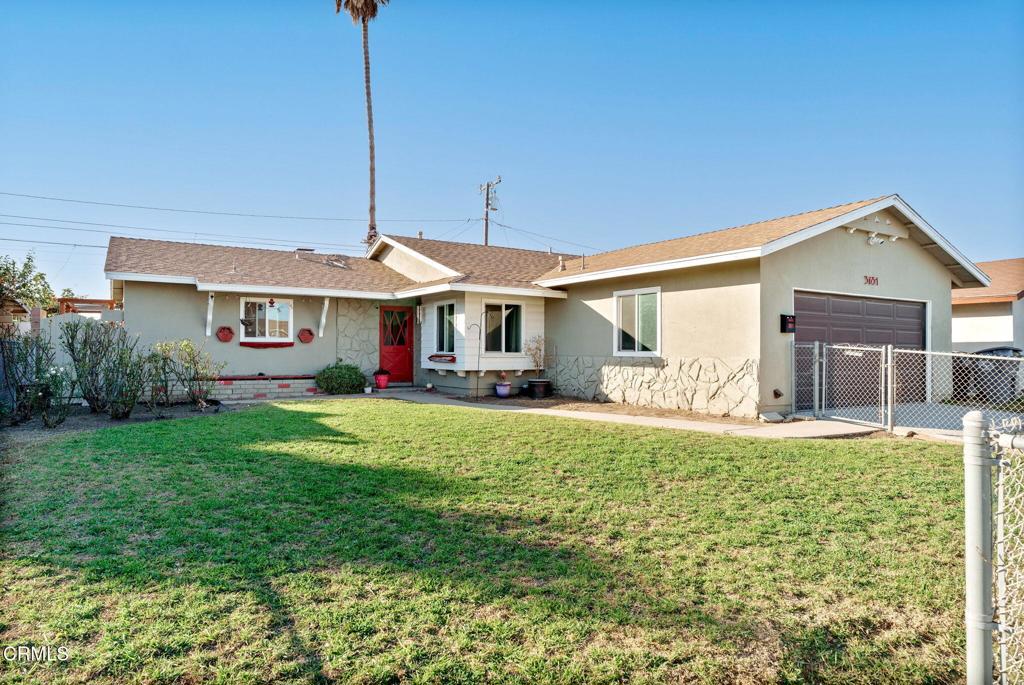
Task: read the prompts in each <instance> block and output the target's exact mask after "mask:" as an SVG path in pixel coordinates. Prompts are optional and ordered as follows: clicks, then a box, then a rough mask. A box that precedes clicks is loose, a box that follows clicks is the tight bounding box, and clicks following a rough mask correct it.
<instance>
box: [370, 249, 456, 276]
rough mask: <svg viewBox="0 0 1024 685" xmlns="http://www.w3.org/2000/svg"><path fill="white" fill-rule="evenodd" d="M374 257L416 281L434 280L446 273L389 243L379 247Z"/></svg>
mask: <svg viewBox="0 0 1024 685" xmlns="http://www.w3.org/2000/svg"><path fill="white" fill-rule="evenodd" d="M376 259H377V261H379V262H382V263H383V264H384V265H386V266H388V267H390V268H391V269H394V270H395V271H397V272H398V273H400V274H402V275H403V276H405V277H406V278H411V279H412V280H414V281H416V282H417V283H426V282H427V281H434V280H437V279H439V278H445V277H446V276H447V274H445V273H444V272H442V271H440V270H439V269H435V268H434V267H432V266H430V265H429V264H427V263H426V262H424V261H423V260H422V259H417V258H416V257H413V256H412V255H410V254H408V253H406V252H402V251H401V250H397V249H395V248H393V247H391V246H390V245H387V246H385V247H384V248H383V249H381V251H380V252H379V253H378V254H377V257H376Z"/></svg>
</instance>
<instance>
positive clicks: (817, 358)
mask: <svg viewBox="0 0 1024 685" xmlns="http://www.w3.org/2000/svg"><path fill="white" fill-rule="evenodd" d="M812 392H813V393H814V401H813V402H812V403H811V406H812V408H813V412H814V418H818V417H819V416H821V411H820V404H821V343H820V342H818V341H817V340H815V341H814V389H813V391H812Z"/></svg>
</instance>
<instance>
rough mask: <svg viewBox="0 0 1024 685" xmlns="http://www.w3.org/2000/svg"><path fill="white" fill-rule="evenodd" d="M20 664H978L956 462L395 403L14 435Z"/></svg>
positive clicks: (938, 676)
mask: <svg viewBox="0 0 1024 685" xmlns="http://www.w3.org/2000/svg"><path fill="white" fill-rule="evenodd" d="M3 469H4V480H3V483H2V488H3V489H2V491H0V495H2V497H3V507H4V508H3V510H2V515H0V519H2V528H0V543H2V546H3V553H2V554H3V556H2V557H0V580H2V583H3V589H4V592H3V595H2V597H0V644H3V645H11V644H26V643H27V644H52V645H67V646H69V647H70V648H71V654H72V658H71V659H70V660H69V661H67V662H64V663H60V662H55V663H50V664H44V665H37V666H32V667H25V666H14V665H12V664H7V663H4V662H2V661H0V671H2V672H0V681H2V682H8V683H21V682H69V683H70V682H86V681H89V682H100V683H103V682H111V683H113V682H117V683H121V682H131V683H157V682H180V681H184V682H199V681H203V682H223V683H237V682H267V681H271V680H274V681H295V682H314V681H338V682H404V681H408V682H445V683H447V682H480V681H489V682H551V683H570V682H571V683H590V682H623V681H628V682H680V681H683V682H691V681H699V682H714V683H732V682H843V683H865V684H867V683H878V682H900V683H903V682H921V683H925V682H927V683H942V682H957V681H959V680H961V679H962V677H963V671H962V664H961V649H962V644H963V629H962V627H961V622H962V617H963V606H962V603H961V600H960V596H961V591H962V584H963V581H962V571H961V561H962V559H961V545H962V523H961V515H962V514H961V495H962V490H961V465H960V460H959V457H958V452H957V449H956V448H954V447H947V446H943V445H935V444H931V443H926V442H919V441H909V440H905V441H896V440H858V441H791V442H779V441H767V440H763V441H757V440H752V439H741V438H725V437H717V436H710V435H704V434H696V433H683V432H675V431H667V430H652V429H644V428H632V427H624V426H618V425H611V424H600V423H592V422H589V421H573V420H566V419H556V418H548V417H541V416H530V415H522V414H515V413H500V414H499V413H494V412H487V411H479V410H469V409H456V408H450V407H438V406H427V405H415V404H406V403H400V402H396V401H387V400H372V399H368V400H348V401H334V402H329V401H325V402H297V403H281V404H276V405H265V406H261V407H257V408H253V409H250V410H246V411H241V412H236V413H229V414H222V415H218V416H214V417H208V418H196V419H185V420H180V421H162V422H153V423H146V424H139V425H132V426H123V427H116V428H110V429H105V430H101V431H98V432H95V433H88V434H79V435H77V436H72V437H68V438H64V439H60V440H56V441H53V442H50V443H47V444H45V445H42V446H38V447H35V448H33V449H29V450H25V451H23V452H20V453H14V454H9V455H8V457H7V462H6V463H5V464H4V466H3Z"/></svg>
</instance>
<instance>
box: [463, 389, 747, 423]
mask: <svg viewBox="0 0 1024 685" xmlns="http://www.w3.org/2000/svg"><path fill="white" fill-rule="evenodd" d="M456 399H459V400H462V401H464V402H479V403H483V404H497V405H510V406H515V407H530V408H532V409H561V410H564V411H590V412H599V413H602V414H621V415H624V416H653V417H657V418H662V419H685V420H687V421H710V422H713V423H735V424H740V425H744V426H756V425H760V424H759V423H758V422H757V421H756V420H754V419H745V418H741V417H739V416H712V415H711V414H699V413H697V412H693V411H686V410H685V409H659V408H657V407H639V406H636V405H634V404H619V403H617V402H591V401H587V400H581V399H579V398H577V397H560V396H558V395H555V396H554V397H548V398H545V399H543V400H533V399H530V398H528V397H509V398H508V399H501V398H498V397H458V398H456Z"/></svg>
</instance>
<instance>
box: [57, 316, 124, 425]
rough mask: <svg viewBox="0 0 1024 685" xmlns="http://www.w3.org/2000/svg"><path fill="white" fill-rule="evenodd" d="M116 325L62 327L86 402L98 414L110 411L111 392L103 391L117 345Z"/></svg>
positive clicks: (81, 322)
mask: <svg viewBox="0 0 1024 685" xmlns="http://www.w3.org/2000/svg"><path fill="white" fill-rule="evenodd" d="M117 330H122V329H121V327H120V326H117V325H116V324H113V323H106V322H100V321H88V320H71V321H64V322H62V323H61V324H60V340H61V345H63V347H64V350H65V351H66V352H67V353H68V357H70V359H71V365H72V366H73V367H74V371H75V381H76V382H77V384H78V389H79V392H80V393H81V394H82V399H84V400H85V401H86V403H88V405H89V409H90V410H91V411H93V412H95V413H101V412H105V411H107V390H106V388H104V387H103V367H104V364H105V362H106V361H107V359H108V357H109V355H110V352H111V348H112V346H113V345H114V340H115V331H117Z"/></svg>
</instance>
